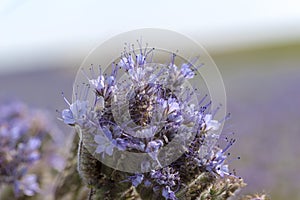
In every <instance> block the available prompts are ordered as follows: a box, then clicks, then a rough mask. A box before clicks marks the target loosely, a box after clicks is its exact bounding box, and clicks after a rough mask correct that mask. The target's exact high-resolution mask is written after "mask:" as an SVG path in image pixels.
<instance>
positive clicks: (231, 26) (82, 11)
mask: <svg viewBox="0 0 300 200" xmlns="http://www.w3.org/2000/svg"><path fill="white" fill-rule="evenodd" d="M149 27H151V28H165V29H170V30H173V31H177V32H180V33H182V34H186V35H188V36H190V37H192V38H194V39H196V40H197V41H199V42H200V43H202V44H203V45H204V46H205V47H207V48H208V50H209V49H213V48H224V47H226V48H227V47H228V46H238V45H245V44H247V43H255V42H256V43H257V42H264V41H265V42H266V41H273V40H288V39H294V38H296V39H297V38H298V39H299V38H300V1H299V0H277V1H276V0H251V1H243V0H226V1H216V0H212V1H209V0H206V1H201V0H198V1H197V0H186V1H176V0H173V1H171V0H151V1H142V0H126V1H121V0H119V1H116V0H111V1H109V0H105V1H100V0H97V1H96V0H85V1H83V0H82V1H79V0H51V1H43V0H0V64H1V63H3V59H4V60H5V63H6V62H10V60H9V59H10V58H11V57H12V56H16V57H18V56H19V55H23V57H24V55H27V54H28V52H31V54H32V52H39V53H40V52H41V51H43V50H45V49H47V50H48V51H50V52H52V53H53V54H55V53H56V52H60V51H68V50H70V49H73V50H74V48H77V49H78V48H81V49H80V50H79V51H78V52H85V51H88V50H89V49H91V48H93V47H94V46H95V45H96V44H98V43H99V42H101V41H103V40H105V39H109V38H110V37H111V36H113V35H116V34H119V33H122V32H124V31H129V30H133V29H137V28H149ZM74 51H75V52H76V50H74ZM28 56H29V55H28ZM31 56H32V55H31ZM31 59H33V58H31ZM1 60H2V62H1ZM1 67H3V66H0V69H1Z"/></svg>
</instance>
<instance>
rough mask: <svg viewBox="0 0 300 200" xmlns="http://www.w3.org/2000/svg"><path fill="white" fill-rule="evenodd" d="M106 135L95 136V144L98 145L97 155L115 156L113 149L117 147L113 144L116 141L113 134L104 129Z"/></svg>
mask: <svg viewBox="0 0 300 200" xmlns="http://www.w3.org/2000/svg"><path fill="white" fill-rule="evenodd" d="M102 130H103V133H104V135H102V134H99V135H95V138H94V140H95V142H96V143H97V149H96V151H95V152H96V153H103V154H102V155H103V156H104V153H105V154H107V155H110V156H111V155H112V154H113V149H114V147H115V145H114V144H113V142H114V140H113V139H112V134H111V132H110V130H109V129H108V128H106V127H103V128H102Z"/></svg>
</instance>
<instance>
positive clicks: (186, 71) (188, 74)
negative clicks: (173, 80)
mask: <svg viewBox="0 0 300 200" xmlns="http://www.w3.org/2000/svg"><path fill="white" fill-rule="evenodd" d="M180 72H181V74H182V75H183V76H184V77H185V78H187V79H191V78H193V77H194V75H195V73H194V71H193V70H192V69H191V65H190V64H187V63H184V64H182V65H181V70H180Z"/></svg>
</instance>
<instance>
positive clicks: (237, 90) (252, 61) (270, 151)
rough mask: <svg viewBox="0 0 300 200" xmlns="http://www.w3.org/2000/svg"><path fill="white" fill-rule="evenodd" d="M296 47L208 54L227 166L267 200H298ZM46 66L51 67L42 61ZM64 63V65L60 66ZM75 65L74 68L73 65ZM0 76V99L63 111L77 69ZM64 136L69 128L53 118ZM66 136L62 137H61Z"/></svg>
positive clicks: (299, 81)
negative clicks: (230, 139) (221, 106)
mask: <svg viewBox="0 0 300 200" xmlns="http://www.w3.org/2000/svg"><path fill="white" fill-rule="evenodd" d="M299 52H300V45H295V44H288V45H279V46H269V47H261V48H257V49H243V50H240V51H232V52H225V53H222V54H212V55H211V56H212V58H213V60H214V61H215V62H216V64H217V66H218V67H219V70H220V72H221V74H222V76H223V80H224V84H225V88H226V93H227V100H228V104H227V110H228V111H229V112H230V113H232V118H231V119H230V120H228V121H227V124H226V125H225V128H224V130H223V131H224V132H225V133H226V132H231V131H233V132H235V133H236V136H235V137H236V138H237V143H236V144H235V145H234V146H233V148H232V149H231V153H232V155H234V156H241V160H236V161H233V162H232V163H231V167H232V168H236V171H237V174H238V175H239V176H241V177H243V178H244V179H245V182H246V183H247V184H248V186H247V187H246V188H245V189H244V190H243V192H242V193H246V194H247V193H250V192H251V193H253V192H254V193H255V192H262V191H265V192H266V193H269V194H271V197H272V199H275V200H276V199H299V198H300V191H299V185H300V175H299V173H298V169H299V168H300V160H299V159H298V158H299V156H300V148H299V144H298V143H299V141H300V125H299V120H300V57H299V55H300V54H299ZM46 65H51V63H45V66H46ZM62 65H63V64H62ZM78 65H79V64H78ZM45 66H43V70H35V71H26V72H20V73H11V74H0V100H1V101H5V100H8V101H9V100H11V99H17V100H21V101H24V102H25V103H27V104H29V105H30V106H34V107H38V108H43V109H47V110H49V111H50V113H52V114H53V117H58V116H59V114H58V113H56V109H58V110H61V109H63V108H65V107H66V105H65V103H64V101H63V99H62V97H61V92H62V91H63V92H64V93H65V96H66V97H68V98H69V99H71V92H72V84H73V81H74V78H75V75H76V72H77V68H70V67H67V66H56V67H55V68H53V67H52V66H50V67H49V68H47V67H45ZM57 125H58V127H60V128H61V130H63V132H65V133H66V135H67V134H69V132H70V130H71V129H70V128H68V127H66V126H65V125H64V124H63V123H62V122H60V121H59V120H57ZM62 138H66V137H62Z"/></svg>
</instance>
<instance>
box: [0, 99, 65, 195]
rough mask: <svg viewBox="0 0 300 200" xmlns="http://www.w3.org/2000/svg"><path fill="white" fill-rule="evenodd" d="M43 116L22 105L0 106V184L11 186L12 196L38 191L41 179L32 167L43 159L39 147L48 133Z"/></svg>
mask: <svg viewBox="0 0 300 200" xmlns="http://www.w3.org/2000/svg"><path fill="white" fill-rule="evenodd" d="M44 117H45V114H43V113H41V112H40V111H35V110H31V109H29V108H28V107H27V106H25V104H23V103H21V102H12V103H5V104H2V105H1V106H0V185H1V186H2V185H6V186H13V192H14V195H15V196H22V195H27V196H33V195H35V194H36V193H38V192H40V191H41V189H40V184H39V182H40V181H41V180H40V176H39V174H38V173H35V171H34V170H33V168H34V167H35V166H36V165H37V163H39V161H40V160H41V159H42V156H43V154H42V146H44V144H45V142H44V141H45V139H46V137H48V136H49V132H50V128H48V127H47V126H46V123H44V121H43V118H44ZM49 150H50V149H49ZM49 152H50V151H49ZM51 155H53V156H55V154H51ZM56 157H57V156H56ZM49 158H50V157H49ZM57 158H58V159H59V160H61V158H59V157H57ZM50 159H51V158H50ZM52 167H54V165H53V166H52ZM61 168H62V167H61Z"/></svg>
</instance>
